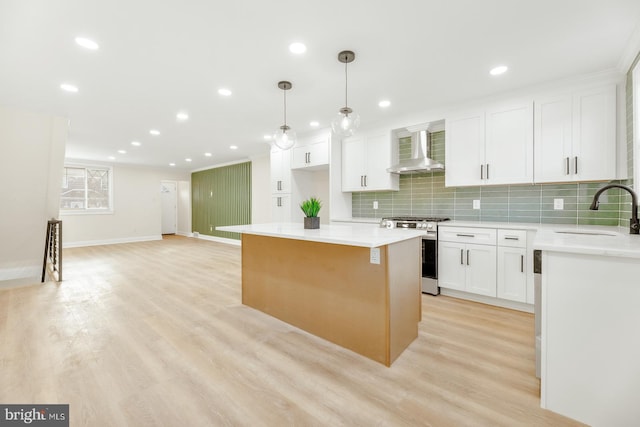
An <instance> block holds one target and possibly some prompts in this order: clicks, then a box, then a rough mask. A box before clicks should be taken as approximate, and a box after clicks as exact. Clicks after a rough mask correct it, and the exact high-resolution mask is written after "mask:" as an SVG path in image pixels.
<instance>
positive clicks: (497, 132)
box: [484, 101, 533, 184]
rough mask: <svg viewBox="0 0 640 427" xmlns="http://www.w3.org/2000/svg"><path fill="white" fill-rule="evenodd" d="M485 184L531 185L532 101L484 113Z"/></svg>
mask: <svg viewBox="0 0 640 427" xmlns="http://www.w3.org/2000/svg"><path fill="white" fill-rule="evenodd" d="M485 126H486V128H485V132H486V137H485V161H486V165H485V171H484V172H485V180H486V181H485V182H486V183H488V184H527V183H528V184H533V102H531V101H524V102H521V103H517V104H512V105H500V106H496V107H495V108H493V109H490V110H487V112H486V124H485Z"/></svg>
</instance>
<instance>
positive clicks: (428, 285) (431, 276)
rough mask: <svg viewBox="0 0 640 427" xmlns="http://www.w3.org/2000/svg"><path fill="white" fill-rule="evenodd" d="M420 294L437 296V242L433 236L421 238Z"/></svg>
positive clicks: (438, 289)
mask: <svg viewBox="0 0 640 427" xmlns="http://www.w3.org/2000/svg"><path fill="white" fill-rule="evenodd" d="M422 292H424V293H427V294H431V295H438V294H439V293H440V288H439V287H438V240H437V239H436V238H435V237H433V236H425V237H423V238H422Z"/></svg>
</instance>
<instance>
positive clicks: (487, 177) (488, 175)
mask: <svg viewBox="0 0 640 427" xmlns="http://www.w3.org/2000/svg"><path fill="white" fill-rule="evenodd" d="M487 179H489V163H487Z"/></svg>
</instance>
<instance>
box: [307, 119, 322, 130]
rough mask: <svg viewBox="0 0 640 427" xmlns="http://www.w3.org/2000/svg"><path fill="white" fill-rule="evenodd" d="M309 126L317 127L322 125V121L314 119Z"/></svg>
mask: <svg viewBox="0 0 640 427" xmlns="http://www.w3.org/2000/svg"><path fill="white" fill-rule="evenodd" d="M309 126H311V127H312V128H317V127H318V126H320V123H318V122H316V121H315V120H314V121H312V122H309Z"/></svg>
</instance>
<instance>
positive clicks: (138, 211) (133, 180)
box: [61, 159, 191, 247]
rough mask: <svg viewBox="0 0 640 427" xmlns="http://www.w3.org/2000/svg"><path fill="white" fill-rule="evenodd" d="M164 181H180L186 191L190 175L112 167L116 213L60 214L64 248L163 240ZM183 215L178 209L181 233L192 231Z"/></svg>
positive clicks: (181, 198)
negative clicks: (161, 191) (161, 197)
mask: <svg viewBox="0 0 640 427" xmlns="http://www.w3.org/2000/svg"><path fill="white" fill-rule="evenodd" d="M68 161H69V162H71V160H68ZM72 162H73V163H74V164H89V165H90V164H95V162H88V161H82V160H75V159H74V160H73V161H72ZM163 180H168V181H181V182H182V186H181V188H182V189H183V190H184V187H185V184H184V181H188V180H189V173H188V172H181V171H175V170H170V169H151V168H147V167H136V166H126V165H117V164H116V165H113V213H103V214H73V213H71V214H65V213H61V218H62V220H63V226H64V233H63V244H64V247H74V246H90V245H99V244H110V243H125V242H135V241H144V240H159V239H161V238H162V225H161V219H162V208H161V201H160V182H161V181H163ZM189 192H190V191H189ZM184 197H185V196H184V194H181V195H180V196H179V198H178V200H179V204H180V201H181V200H184ZM188 203H189V204H190V203H191V202H190V201H189V202H188ZM183 212H184V207H181V206H179V207H178V228H179V230H181V229H184V227H188V229H190V228H191V227H190V223H191V218H190V215H189V219H188V224H185V222H184V221H183V219H184V218H181V215H180V214H181V213H183ZM181 231H182V230H181Z"/></svg>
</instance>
